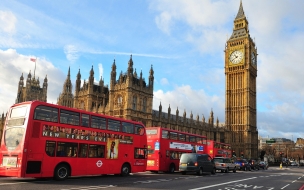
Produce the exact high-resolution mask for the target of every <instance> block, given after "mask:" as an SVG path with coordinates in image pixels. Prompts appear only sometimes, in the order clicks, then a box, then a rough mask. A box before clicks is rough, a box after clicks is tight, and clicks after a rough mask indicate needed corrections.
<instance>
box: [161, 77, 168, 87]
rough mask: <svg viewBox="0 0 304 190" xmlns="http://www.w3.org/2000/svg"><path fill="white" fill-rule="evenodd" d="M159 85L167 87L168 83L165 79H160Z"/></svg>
mask: <svg viewBox="0 0 304 190" xmlns="http://www.w3.org/2000/svg"><path fill="white" fill-rule="evenodd" d="M160 84H161V85H168V84H169V81H168V79H166V78H162V79H160Z"/></svg>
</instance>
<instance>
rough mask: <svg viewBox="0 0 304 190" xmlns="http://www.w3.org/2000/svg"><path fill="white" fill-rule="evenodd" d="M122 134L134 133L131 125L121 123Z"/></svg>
mask: <svg viewBox="0 0 304 190" xmlns="http://www.w3.org/2000/svg"><path fill="white" fill-rule="evenodd" d="M122 132H124V133H134V125H133V124H132V123H127V122H122Z"/></svg>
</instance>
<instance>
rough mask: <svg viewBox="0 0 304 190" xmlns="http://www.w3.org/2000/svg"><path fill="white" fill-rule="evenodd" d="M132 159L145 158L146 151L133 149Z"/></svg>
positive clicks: (144, 149)
mask: <svg viewBox="0 0 304 190" xmlns="http://www.w3.org/2000/svg"><path fill="white" fill-rule="evenodd" d="M134 158H135V159H145V158H147V149H146V148H135V149H134Z"/></svg>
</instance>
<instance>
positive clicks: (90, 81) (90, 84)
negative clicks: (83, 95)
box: [89, 65, 94, 86]
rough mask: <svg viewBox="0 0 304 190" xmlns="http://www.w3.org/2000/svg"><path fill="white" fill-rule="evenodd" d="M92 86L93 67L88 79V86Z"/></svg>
mask: <svg viewBox="0 0 304 190" xmlns="http://www.w3.org/2000/svg"><path fill="white" fill-rule="evenodd" d="M93 84H94V70H93V65H92V68H91V71H90V77H89V86H93Z"/></svg>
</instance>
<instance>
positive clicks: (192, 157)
mask: <svg viewBox="0 0 304 190" xmlns="http://www.w3.org/2000/svg"><path fill="white" fill-rule="evenodd" d="M189 161H192V162H195V161H196V154H182V156H181V159H180V162H189Z"/></svg>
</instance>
